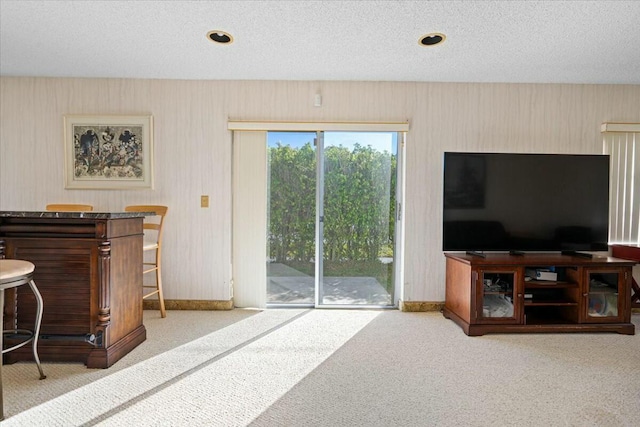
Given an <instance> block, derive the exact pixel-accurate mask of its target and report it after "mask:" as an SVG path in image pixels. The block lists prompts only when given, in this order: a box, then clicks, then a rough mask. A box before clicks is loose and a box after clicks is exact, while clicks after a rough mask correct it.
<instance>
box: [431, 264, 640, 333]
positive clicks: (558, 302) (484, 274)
mask: <svg viewBox="0 0 640 427" xmlns="http://www.w3.org/2000/svg"><path fill="white" fill-rule="evenodd" d="M445 257H446V262H447V277H446V281H447V282H446V296H445V307H444V310H443V314H444V316H445V317H446V318H448V319H451V320H453V321H454V322H456V323H457V324H458V325H459V326H460V327H461V328H462V329H463V331H464V332H465V333H466V334H467V335H484V334H486V333H506V332H617V333H620V334H627V335H633V334H635V326H634V325H633V323H631V297H630V296H631V292H630V290H631V280H632V276H631V270H632V268H633V265H634V264H635V262H634V261H632V260H625V259H618V258H612V257H589V258H587V257H583V256H576V255H570V254H560V253H542V254H534V253H525V254H518V255H514V254H498V253H490V254H485V257H477V256H474V255H470V254H462V253H445ZM532 269H533V270H535V269H545V270H550V271H553V272H555V273H556V274H557V280H553V281H544V280H530V279H528V278H527V277H526V271H527V270H532ZM531 277H539V276H531ZM552 278H554V279H555V278H556V277H555V276H554V277H552Z"/></svg>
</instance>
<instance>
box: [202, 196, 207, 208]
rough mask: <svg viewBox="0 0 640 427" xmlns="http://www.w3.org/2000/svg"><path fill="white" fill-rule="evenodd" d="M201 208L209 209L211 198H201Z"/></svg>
mask: <svg viewBox="0 0 640 427" xmlns="http://www.w3.org/2000/svg"><path fill="white" fill-rule="evenodd" d="M200 207H201V208H208V207H209V196H200Z"/></svg>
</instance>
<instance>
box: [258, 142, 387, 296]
mask: <svg viewBox="0 0 640 427" xmlns="http://www.w3.org/2000/svg"><path fill="white" fill-rule="evenodd" d="M267 135H268V136H267V144H268V191H267V200H268V207H267V212H268V219H267V224H268V226H267V227H268V230H267V246H268V248H267V253H268V254H267V304H268V305H271V306H274V305H305V306H345V307H347V306H348V307H353V306H376V307H378V306H392V305H393V304H394V266H395V260H396V258H397V257H396V248H395V243H396V239H395V235H396V223H397V219H398V218H397V215H396V209H397V206H398V197H397V188H398V185H397V175H398V133H396V132H317V133H315V132H268V134H267Z"/></svg>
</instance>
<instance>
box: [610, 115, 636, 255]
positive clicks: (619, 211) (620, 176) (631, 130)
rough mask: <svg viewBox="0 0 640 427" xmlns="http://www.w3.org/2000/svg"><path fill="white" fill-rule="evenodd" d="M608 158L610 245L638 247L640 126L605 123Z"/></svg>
mask: <svg viewBox="0 0 640 427" xmlns="http://www.w3.org/2000/svg"><path fill="white" fill-rule="evenodd" d="M602 144H603V150H604V153H605V154H609V156H610V158H611V171H610V173H611V180H610V209H609V212H610V220H609V243H612V244H614V243H631V244H640V123H604V124H603V125H602Z"/></svg>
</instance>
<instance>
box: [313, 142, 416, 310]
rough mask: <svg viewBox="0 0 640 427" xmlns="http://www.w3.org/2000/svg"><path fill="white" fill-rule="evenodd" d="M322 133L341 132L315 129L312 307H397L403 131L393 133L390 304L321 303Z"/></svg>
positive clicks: (402, 224)
mask: <svg viewBox="0 0 640 427" xmlns="http://www.w3.org/2000/svg"><path fill="white" fill-rule="evenodd" d="M325 132H342V131H339V130H336V131H332V130H324V131H317V132H316V252H315V256H316V263H315V296H314V300H315V305H314V307H315V308H396V307H397V306H398V301H399V299H400V292H399V291H398V288H399V286H398V284H399V283H402V280H403V274H402V272H403V269H402V268H401V265H402V260H403V257H402V254H403V251H402V247H403V245H402V241H403V240H402V239H403V236H404V221H402V208H403V206H404V147H405V138H406V132H398V131H394V132H389V133H395V134H396V138H397V141H396V143H397V147H396V188H395V195H396V201H395V203H396V206H395V218H394V221H395V226H394V233H395V235H394V247H393V258H394V263H393V272H392V278H393V279H392V280H393V284H392V289H391V292H390V296H391V304H390V305H378V304H326V303H323V302H322V297H323V295H324V292H323V291H324V289H323V286H324V194H325V182H324V177H325V176H324V175H325V167H324V160H325V156H324V134H325ZM360 132H371V133H374V132H381V133H382V132H383V131H376V130H371V131H367V130H363V131H360Z"/></svg>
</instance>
